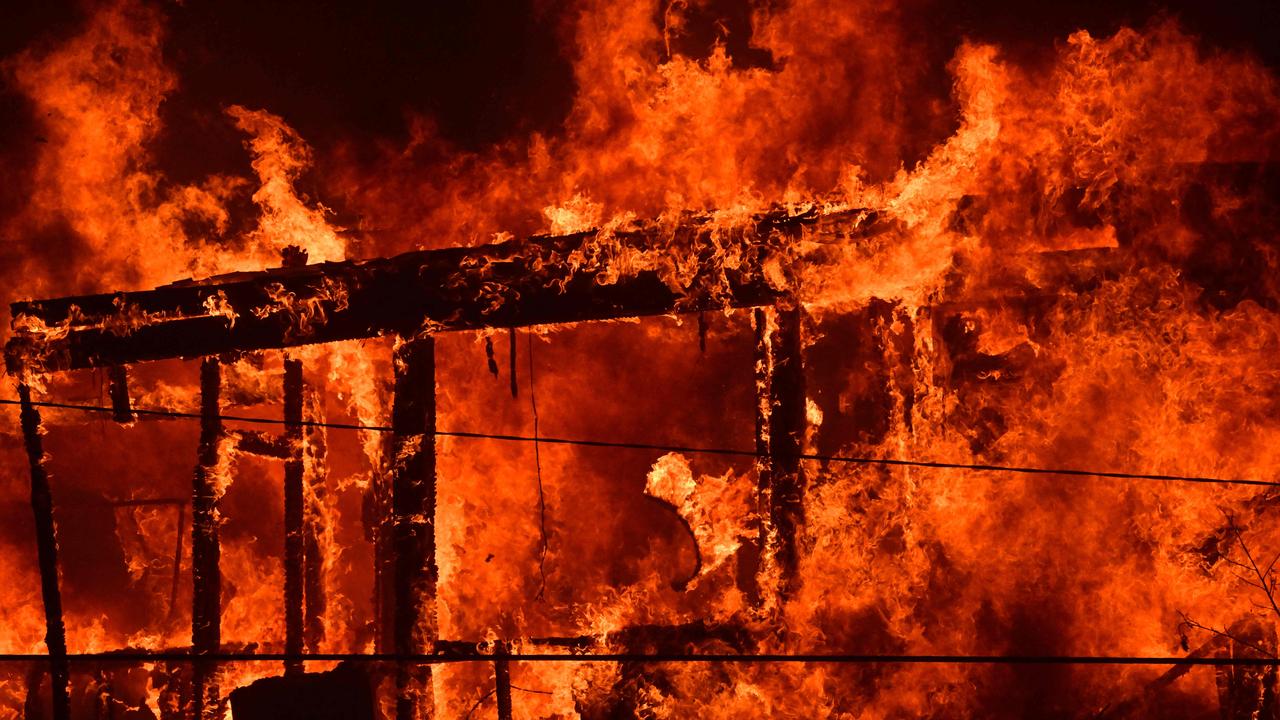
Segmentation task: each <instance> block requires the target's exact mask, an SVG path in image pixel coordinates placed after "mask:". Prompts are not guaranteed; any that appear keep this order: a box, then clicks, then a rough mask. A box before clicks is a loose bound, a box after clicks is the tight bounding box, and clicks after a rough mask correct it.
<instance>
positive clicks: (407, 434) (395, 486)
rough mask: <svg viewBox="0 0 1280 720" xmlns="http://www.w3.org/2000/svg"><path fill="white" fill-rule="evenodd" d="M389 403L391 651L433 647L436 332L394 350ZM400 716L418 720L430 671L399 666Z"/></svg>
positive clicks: (425, 706)
mask: <svg viewBox="0 0 1280 720" xmlns="http://www.w3.org/2000/svg"><path fill="white" fill-rule="evenodd" d="M394 365H395V389H394V398H393V400H392V406H391V428H392V439H391V443H392V448H391V514H392V546H393V552H394V561H393V562H394V566H393V574H394V580H393V587H394V603H395V607H394V609H393V616H392V622H393V629H392V631H393V649H394V652H396V653H398V654H413V653H429V652H432V651H433V650H434V648H435V641H436V638H437V628H436V582H437V579H438V569H437V566H436V541H435V517H436V450H435V439H436V438H435V433H436V395H435V393H436V367H435V339H434V338H432V337H431V336H429V335H428V336H425V337H423V338H418V339H412V340H404V341H401V342H400V344H399V345H398V346H397V348H396V350H395V359H394ZM396 695H397V697H396V718H397V720H418V718H421V717H425V716H428V715H429V713H430V708H431V706H432V699H431V697H432V696H431V670H430V668H429V667H427V666H411V665H408V664H401V665H400V666H399V667H398V668H397V675H396Z"/></svg>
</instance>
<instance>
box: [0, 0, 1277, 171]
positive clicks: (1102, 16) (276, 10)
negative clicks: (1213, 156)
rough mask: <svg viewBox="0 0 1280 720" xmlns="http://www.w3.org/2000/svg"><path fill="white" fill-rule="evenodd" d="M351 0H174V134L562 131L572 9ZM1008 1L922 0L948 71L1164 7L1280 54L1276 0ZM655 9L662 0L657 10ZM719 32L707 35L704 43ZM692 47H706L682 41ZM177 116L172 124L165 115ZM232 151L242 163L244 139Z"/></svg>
mask: <svg viewBox="0 0 1280 720" xmlns="http://www.w3.org/2000/svg"><path fill="white" fill-rule="evenodd" d="M365 5H366V4H365V3H343V2H333V1H332V0H287V1H284V2H260V1H259V0H222V1H219V2H213V1H211V0H189V1H188V2H185V3H183V4H181V5H177V4H171V3H170V4H165V5H164V6H163V7H164V8H165V13H166V15H167V16H168V18H169V33H168V39H167V43H166V55H167V59H168V61H169V63H170V64H171V66H172V67H173V68H174V70H175V71H176V72H177V76H178V77H179V79H180V81H179V82H180V85H179V88H178V90H177V92H176V93H175V94H174V95H173V96H171V97H170V99H169V100H168V101H166V107H165V109H164V111H165V115H166V117H165V119H166V121H167V122H166V123H165V127H166V130H165V134H164V136H163V137H162V138H161V140H160V143H161V147H160V148H157V150H158V151H159V152H158V155H159V156H160V157H161V158H164V157H165V156H166V155H169V153H166V152H165V149H166V147H165V146H169V147H172V148H181V147H184V146H188V147H189V143H190V141H191V140H193V139H194V138H196V137H199V138H200V139H201V141H202V142H205V143H208V142H210V141H213V142H224V143H227V144H228V145H229V146H230V147H231V148H239V146H240V142H241V137H240V135H239V134H238V133H237V132H235V131H234V130H233V129H231V128H229V127H227V125H228V124H227V123H225V122H223V123H219V124H217V125H220V126H221V127H222V128H223V130H222V131H221V132H223V133H224V134H225V136H223V137H218V136H216V132H218V131H216V130H215V131H214V132H215V136H214V137H209V135H208V133H209V132H210V127H209V124H207V123H203V122H200V118H201V117H204V116H207V115H211V114H215V113H219V112H220V108H222V107H224V106H226V105H230V104H240V105H244V106H246V107H251V108H256V107H261V108H266V109H268V110H270V111H271V112H273V113H275V114H278V115H280V116H282V117H283V118H284V119H285V120H286V121H287V122H288V123H289V124H290V125H292V126H293V127H295V128H296V129H297V130H298V131H299V132H300V133H301V135H302V136H303V137H304V138H306V139H307V140H308V141H309V142H311V143H312V144H314V145H316V146H318V147H324V146H325V145H326V144H327V143H330V142H333V141H336V140H340V139H341V140H353V139H355V140H356V141H357V144H359V140H360V139H367V138H382V139H386V140H390V141H393V142H394V141H397V140H402V139H403V138H404V137H405V136H406V132H407V129H406V128H407V121H406V118H407V117H408V116H409V115H411V114H417V115H425V116H428V117H431V118H432V119H433V120H434V121H435V122H436V123H437V124H438V128H439V131H440V134H441V136H442V137H443V139H446V140H448V141H450V142H452V143H454V144H455V145H456V146H458V147H459V148H461V149H470V150H475V149H480V148H482V147H484V146H487V145H490V144H493V143H495V142H498V141H501V140H502V139H504V138H507V137H510V136H512V135H516V134H527V133H528V132H530V131H541V132H547V133H553V132H554V131H555V130H556V129H557V128H558V127H559V126H560V123H561V121H562V120H563V118H564V115H565V113H566V112H567V111H568V110H569V107H570V103H571V100H572V97H573V93H574V80H573V77H572V70H571V65H570V58H569V57H567V55H568V54H569V53H571V52H572V37H571V32H570V30H569V29H568V28H567V27H566V24H567V23H566V18H567V17H571V15H572V13H573V7H572V4H571V3H568V2H565V1H564V0H551V1H544V2H528V1H527V0H515V1H513V2H497V1H495V0H478V1H476V2H467V3H433V4H427V5H425V6H424V5H423V4H420V3H373V4H368V5H369V7H365ZM1027 5H1028V4H1027V3H1023V2H1011V1H1010V0H977V1H974V2H934V3H923V4H922V3H915V4H914V7H913V8H912V9H911V10H908V11H907V12H908V13H909V14H917V15H918V21H917V22H910V23H909V26H910V27H915V28H919V33H920V34H921V35H924V36H926V37H927V38H928V43H929V46H930V48H931V52H932V54H933V56H934V59H935V60H936V62H935V63H933V64H934V65H935V66H936V67H935V68H934V70H935V71H936V72H937V73H938V74H939V76H940V78H943V80H942V82H943V85H944V86H945V64H946V61H947V59H948V58H949V57H950V56H951V54H952V52H953V51H954V49H955V47H956V45H957V44H958V43H959V42H960V41H961V40H962V39H964V38H970V39H974V40H981V41H994V42H998V43H999V44H1000V45H1001V46H1002V47H1003V48H1004V49H1005V51H1006V52H1010V53H1015V54H1017V53H1025V54H1027V55H1034V54H1036V53H1044V52H1046V51H1051V50H1052V48H1053V46H1054V43H1055V42H1059V41H1061V39H1062V38H1064V37H1065V36H1066V35H1067V34H1069V33H1070V32H1072V31H1073V30H1076V29H1081V28H1083V29H1087V30H1089V31H1090V32H1092V33H1094V34H1095V35H1105V34H1108V33H1110V32H1113V31H1114V30H1116V29H1117V28H1119V27H1120V26H1123V25H1130V26H1140V25H1142V24H1144V23H1146V22H1148V21H1150V20H1151V19H1152V18H1154V17H1157V16H1159V15H1161V14H1168V15H1173V16H1175V17H1177V18H1180V19H1181V20H1182V22H1183V24H1184V26H1185V27H1187V28H1188V29H1189V30H1190V31H1191V32H1193V33H1195V34H1197V35H1199V36H1200V37H1202V38H1203V39H1204V41H1205V42H1206V43H1207V44H1209V45H1212V46H1216V47H1225V48H1232V49H1241V50H1247V51H1250V52H1252V53H1254V54H1256V55H1257V56H1259V57H1261V58H1262V59H1263V61H1264V62H1266V63H1267V64H1268V65H1270V66H1272V67H1276V66H1280V42H1278V41H1277V35H1276V30H1277V28H1280V3H1276V2H1271V1H1268V0H1244V1H1241V2H1226V3H1224V2H1195V1H1192V0H1171V1H1168V2H1158V3H1157V2H1149V1H1147V0H1143V1H1140V2H1135V1H1133V0H1121V1H1119V2H1078V1H1076V2H1045V3H1040V4H1039V6H1038V7H1028V6H1027ZM85 14H86V9H85V8H84V7H83V6H82V4H80V3H69V2H39V3H35V2H30V3H24V4H22V5H20V6H17V7H11V8H9V9H8V10H7V11H6V12H5V16H4V21H3V22H0V56H5V57H7V56H11V55H13V54H14V53H16V52H18V51H21V50H22V49H23V48H26V47H30V46H33V45H38V44H41V43H52V42H56V41H57V40H58V39H59V38H60V37H63V36H65V35H67V34H70V33H73V32H75V30H76V28H77V27H78V26H79V25H80V23H81V22H82V20H83V17H84V15H85ZM691 16H692V19H691V25H692V26H693V32H692V33H691V35H692V37H693V42H694V43H697V42H698V41H699V40H708V39H709V38H711V37H713V36H714V35H715V34H716V33H717V30H716V29H715V28H716V25H717V23H719V25H720V26H721V27H723V28H727V29H728V32H729V36H728V37H727V38H725V42H726V45H727V46H728V48H729V51H730V54H731V55H732V56H733V57H734V58H735V62H749V63H760V64H765V63H768V62H770V61H771V60H770V59H769V58H768V57H767V56H763V57H762V56H761V55H762V53H759V52H753V51H752V50H751V49H750V48H749V44H750V39H749V32H750V30H749V24H748V17H749V8H748V7H747V6H746V4H745V3H735V2H724V1H720V2H715V3H710V4H708V5H706V6H704V7H700V8H695V9H694V10H693V11H691ZM656 20H657V12H656V8H655V21H656ZM709 44H710V43H709V42H706V43H705V45H707V46H709ZM684 50H687V51H689V52H691V53H696V52H697V51H698V49H697V48H696V47H695V48H684ZM0 92H2V93H3V94H0V142H3V143H4V144H5V145H6V146H9V147H12V145H13V144H14V143H18V144H21V143H22V142H23V141H24V140H27V139H29V138H28V137H27V136H28V135H29V133H30V132H31V131H32V130H31V127H32V126H31V119H30V118H29V117H28V111H27V109H26V107H25V104H24V102H23V100H22V98H21V97H18V96H15V94H14V93H13V91H12V89H11V88H8V87H5V88H4V89H3V91H0ZM168 121H177V122H168ZM220 156H221V154H220V153H206V154H204V155H203V160H202V162H204V163H206V165H204V166H202V167H195V166H190V167H185V168H184V167H174V168H166V169H167V170H169V171H170V172H171V174H172V173H177V174H178V175H177V176H176V177H173V179H174V180H176V181H179V182H180V181H182V180H184V179H185V178H183V177H182V175H184V174H187V173H190V174H191V176H192V177H200V176H202V175H203V174H205V173H206V172H209V171H215V170H231V169H233V168H219V167H209V166H208V165H207V163H217V162H219V160H218V159H217V158H219V157H220ZM226 157H227V158H229V159H228V162H230V161H232V160H234V162H237V163H241V164H242V163H243V159H242V158H243V156H242V154H241V153H239V152H231V153H228V154H227V155H226Z"/></svg>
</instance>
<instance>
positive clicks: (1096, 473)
mask: <svg viewBox="0 0 1280 720" xmlns="http://www.w3.org/2000/svg"><path fill="white" fill-rule="evenodd" d="M31 404H32V405H33V406H35V407H44V408H50V409H56V410H76V411H81V412H95V413H113V412H115V409H114V408H112V407H107V406H102V405H76V404H71V403H59V402H49V401H32V403H31ZM0 405H21V402H20V401H18V400H12V399H8V398H0ZM131 410H132V412H133V413H134V414H136V415H147V416H152V417H172V418H185V419H199V418H200V417H201V415H200V413H196V412H183V411H180V410H157V409H146V408H131ZM218 418H219V419H221V420H223V421H224V422H243V423H256V424H265V425H284V424H285V421H284V419H282V418H280V419H277V418H263V417H249V416H242V415H219V416H218ZM302 425H303V426H305V427H323V428H330V429H333V430H361V431H365V432H392V428H391V427H390V426H388V425H362V424H359V423H334V422H321V421H317V420H304V421H303V422H302ZM435 434H436V435H437V436H439V437H454V438H467V439H476V440H499V441H507V442H527V443H541V444H546V445H573V446H579V447H593V448H614V449H625V450H654V451H661V452H679V453H689V454H701V455H723V456H730V457H749V458H756V457H771V456H772V455H771V454H770V453H761V452H758V451H756V450H740V449H735V448H717V447H700V446H696V445H664V444H660V443H643V442H626V441H614V440H591V439H585V438H564V437H551V436H547V435H541V434H539V435H538V436H536V437H535V436H531V435H515V434H506V433H482V432H471V431H465V430H437V431H436V433H435ZM799 457H800V459H801V460H811V461H817V462H829V463H841V464H853V465H881V466H888V467H912V468H931V469H940V470H971V471H975V472H997V473H1012V474H1018V475H1068V476H1073V477H1095V478H1106V479H1113V480H1152V481H1160V482H1185V483H1208V484H1218V485H1249V486H1255V487H1280V481H1274V480H1259V479H1256V478H1220V477H1209V476H1201V475H1173V474H1160V473H1138V472H1122V471H1113V470H1088V469H1081V468H1047V467H1027V466H1020V465H997V464H990V463H959V462H944V461H936V460H898V459H892V458H875V457H856V456H850V455H823V454H818V453H800V455H799Z"/></svg>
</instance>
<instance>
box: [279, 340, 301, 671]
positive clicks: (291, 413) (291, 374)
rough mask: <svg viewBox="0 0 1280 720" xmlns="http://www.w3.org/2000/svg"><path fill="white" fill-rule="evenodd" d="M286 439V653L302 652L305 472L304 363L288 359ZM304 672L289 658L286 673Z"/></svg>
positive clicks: (285, 380)
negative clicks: (303, 457)
mask: <svg viewBox="0 0 1280 720" xmlns="http://www.w3.org/2000/svg"><path fill="white" fill-rule="evenodd" d="M284 422H285V442H286V446H287V448H288V451H289V454H288V457H287V459H286V460H285V461H284V627H285V630H284V632H285V634H284V652H285V654H286V655H293V656H299V655H301V654H302V631H303V626H302V620H303V613H302V591H303V586H302V576H303V572H304V567H303V562H304V560H303V538H302V526H303V487H302V480H303V477H302V475H303V473H302V470H303V468H302V362H301V361H300V360H294V359H286V360H285V361H284ZM301 673H302V661H301V660H287V661H285V674H286V675H295V674H301Z"/></svg>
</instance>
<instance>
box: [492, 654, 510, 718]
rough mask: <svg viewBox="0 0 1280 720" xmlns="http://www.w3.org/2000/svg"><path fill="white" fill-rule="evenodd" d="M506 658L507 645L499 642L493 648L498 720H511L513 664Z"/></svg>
mask: <svg viewBox="0 0 1280 720" xmlns="http://www.w3.org/2000/svg"><path fill="white" fill-rule="evenodd" d="M506 656H507V644H506V643H504V642H501V641H499V642H498V643H497V644H496V645H495V646H494V648H493V689H494V696H495V697H496V698H497V702H498V720H511V662H510V661H509V660H507V659H506Z"/></svg>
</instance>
